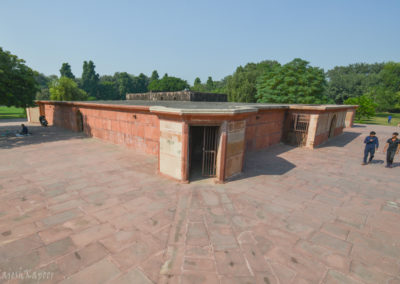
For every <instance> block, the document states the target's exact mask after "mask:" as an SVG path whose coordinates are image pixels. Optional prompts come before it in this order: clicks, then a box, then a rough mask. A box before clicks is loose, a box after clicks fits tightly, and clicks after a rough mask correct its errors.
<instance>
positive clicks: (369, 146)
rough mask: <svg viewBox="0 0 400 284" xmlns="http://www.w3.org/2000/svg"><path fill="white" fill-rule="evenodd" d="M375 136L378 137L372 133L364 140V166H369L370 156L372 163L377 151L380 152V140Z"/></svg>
mask: <svg viewBox="0 0 400 284" xmlns="http://www.w3.org/2000/svg"><path fill="white" fill-rule="evenodd" d="M375 135H376V133H375V131H371V132H370V133H369V136H367V137H366V138H365V139H364V143H365V149H364V161H363V163H362V165H366V164H367V159H368V154H369V155H370V156H369V160H368V163H370V162H371V161H372V159H373V158H374V155H375V150H378V148H379V140H378V137H376V136H375Z"/></svg>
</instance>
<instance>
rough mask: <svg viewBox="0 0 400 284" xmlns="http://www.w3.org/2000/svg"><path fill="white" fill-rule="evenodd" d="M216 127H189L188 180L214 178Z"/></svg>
mask: <svg viewBox="0 0 400 284" xmlns="http://www.w3.org/2000/svg"><path fill="white" fill-rule="evenodd" d="M218 133H219V127H218V126H190V129H189V180H190V181H194V180H199V179H205V178H210V177H215V176H216V174H217V167H216V165H217V149H218Z"/></svg>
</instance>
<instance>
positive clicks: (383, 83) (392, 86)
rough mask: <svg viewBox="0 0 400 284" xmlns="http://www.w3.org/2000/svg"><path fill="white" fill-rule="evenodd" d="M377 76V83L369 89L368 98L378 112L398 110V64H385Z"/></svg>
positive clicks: (399, 87) (399, 95)
mask: <svg viewBox="0 0 400 284" xmlns="http://www.w3.org/2000/svg"><path fill="white" fill-rule="evenodd" d="M378 76H379V82H378V83H376V84H374V85H373V86H372V87H370V88H369V91H368V92H367V95H368V97H369V98H371V99H372V100H373V101H374V102H375V103H376V104H377V109H378V110H379V111H398V110H400V63H396V62H387V63H386V64H385V65H384V66H383V68H382V69H381V71H380V72H379V74H378Z"/></svg>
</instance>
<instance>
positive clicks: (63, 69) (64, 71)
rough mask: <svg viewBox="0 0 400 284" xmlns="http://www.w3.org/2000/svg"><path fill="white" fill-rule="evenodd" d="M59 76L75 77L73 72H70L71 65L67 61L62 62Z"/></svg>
mask: <svg viewBox="0 0 400 284" xmlns="http://www.w3.org/2000/svg"><path fill="white" fill-rule="evenodd" d="M60 75H61V77H67V78H70V79H75V76H74V74H72V70H71V65H69V64H68V63H63V64H62V66H61V69H60Z"/></svg>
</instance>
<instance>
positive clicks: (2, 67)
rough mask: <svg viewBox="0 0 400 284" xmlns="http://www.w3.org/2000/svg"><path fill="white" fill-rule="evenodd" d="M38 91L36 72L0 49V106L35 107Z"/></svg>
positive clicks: (22, 61) (14, 56)
mask: <svg viewBox="0 0 400 284" xmlns="http://www.w3.org/2000/svg"><path fill="white" fill-rule="evenodd" d="M38 90H39V88H38V84H37V82H36V81H35V72H34V71H33V70H32V69H31V68H29V67H28V66H26V65H25V61H24V60H22V59H19V58H18V57H17V56H16V55H13V54H11V53H10V52H9V51H4V50H3V49H2V48H1V47H0V105H6V106H15V107H26V106H30V105H33V100H34V99H35V95H36V92H37V91H38Z"/></svg>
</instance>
